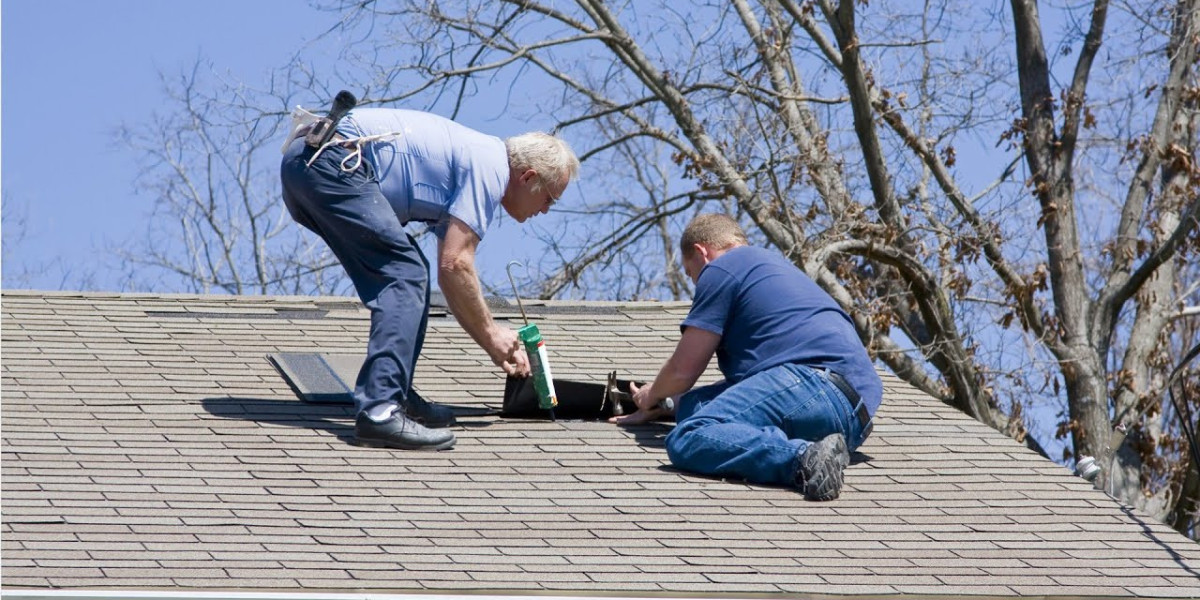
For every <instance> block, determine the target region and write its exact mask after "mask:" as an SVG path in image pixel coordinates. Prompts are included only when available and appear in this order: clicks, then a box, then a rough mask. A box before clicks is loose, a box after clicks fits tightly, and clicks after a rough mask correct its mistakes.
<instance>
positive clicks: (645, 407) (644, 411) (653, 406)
mask: <svg viewBox="0 0 1200 600" xmlns="http://www.w3.org/2000/svg"><path fill="white" fill-rule="evenodd" d="M650 387H651V386H649V385H643V386H641V387H638V386H637V384H635V383H633V382H632V381H631V382H629V391H630V392H632V393H633V401H634V403H635V404H637V407H638V409H637V410H636V411H634V412H633V413H631V414H628V415H622V416H619V417H612V418H611V419H609V420H608V422H609V423H613V424H616V425H625V426H629V425H641V424H643V423H649V422H650V421H655V420H657V419H660V418H662V417H665V416H667V415H669V414H671V411H668V410H667V409H665V408H662V403H661V402H659V401H658V400H655V399H653V398H651V397H650V394H649V392H650Z"/></svg>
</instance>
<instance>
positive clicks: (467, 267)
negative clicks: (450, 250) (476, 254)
mask: <svg viewBox="0 0 1200 600" xmlns="http://www.w3.org/2000/svg"><path fill="white" fill-rule="evenodd" d="M473 272H475V261H473V260H471V259H469V258H465V257H461V256H450V257H446V258H442V259H440V260H438V281H439V282H440V281H444V280H446V279H454V278H459V277H462V276H463V275H469V274H471V273H473Z"/></svg>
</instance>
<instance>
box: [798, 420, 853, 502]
mask: <svg viewBox="0 0 1200 600" xmlns="http://www.w3.org/2000/svg"><path fill="white" fill-rule="evenodd" d="M849 465H850V451H849V450H848V449H847V448H846V437H845V436H843V435H842V434H840V433H833V434H830V435H827V436H825V437H824V438H823V439H821V441H819V442H814V443H812V444H809V445H808V448H806V449H805V450H804V454H801V455H800V464H799V466H798V467H797V469H796V487H798V488H800V491H801V492H804V499H805V500H812V501H814V502H826V501H829V500H834V499H836V498H837V497H838V495H839V494H840V493H841V491H842V482H843V481H844V476H845V470H846V467H847V466H849Z"/></svg>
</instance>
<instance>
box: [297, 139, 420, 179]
mask: <svg viewBox="0 0 1200 600" xmlns="http://www.w3.org/2000/svg"><path fill="white" fill-rule="evenodd" d="M399 136H400V132H399V131H391V132H388V133H377V134H375V135H364V136H359V137H356V138H348V139H344V140H329V141H328V142H325V143H324V144H322V145H321V147H320V148H317V151H316V152H314V153H313V155H312V157H311V158H309V159H308V162H305V163H304V166H306V167H311V166H312V164H313V161H315V160H317V157H318V156H320V155H321V153H322V152H324V151H325V149H326V148H328V147H330V146H336V145H339V144H353V145H354V148H353V150H352V151H351V152H350V154H347V155H346V158H343V159H342V162H341V163H339V165H338V168H340V169H341V170H342V172H344V173H353V172H354V171H357V170H358V168H359V167H361V166H362V147H363V144H366V143H369V142H378V141H380V140H385V139H388V138H393V137H399ZM351 162H352V163H353V164H347V163H351Z"/></svg>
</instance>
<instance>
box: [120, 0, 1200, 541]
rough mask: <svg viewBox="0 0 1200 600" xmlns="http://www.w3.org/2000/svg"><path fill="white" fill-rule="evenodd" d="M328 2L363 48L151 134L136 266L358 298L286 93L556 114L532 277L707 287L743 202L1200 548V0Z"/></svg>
mask: <svg viewBox="0 0 1200 600" xmlns="http://www.w3.org/2000/svg"><path fill="white" fill-rule="evenodd" d="M322 1H323V3H324V5H325V8H327V9H329V11H330V12H331V14H333V15H336V19H334V20H335V21H336V25H335V26H334V28H333V29H332V31H333V32H335V33H336V35H337V36H338V39H339V40H351V43H348V44H344V45H343V46H342V49H341V51H340V55H339V57H338V58H339V61H338V68H337V71H336V72H335V73H329V74H323V75H321V76H319V77H318V76H317V75H316V73H315V72H314V71H313V70H312V69H309V68H307V67H305V62H304V61H303V60H299V59H298V60H297V61H296V62H295V63H294V64H292V65H289V66H288V67H287V68H286V69H285V70H284V71H281V73H280V74H279V76H278V79H275V80H272V81H271V82H269V83H268V85H267V86H266V91H265V92H251V91H250V90H248V89H246V88H243V87H239V86H230V85H219V86H216V87H215V88H209V87H207V86H201V85H199V84H198V79H199V73H200V69H197V70H195V71H193V72H192V73H189V74H186V75H185V76H183V77H182V78H180V79H179V80H178V81H175V82H171V85H169V86H168V87H169V89H170V90H171V94H172V96H171V98H172V105H173V106H174V107H176V108H177V112H174V113H172V114H170V115H168V116H166V117H160V118H159V119H158V120H156V121H154V123H153V124H152V125H151V126H150V127H149V128H143V129H140V130H138V132H137V133H131V134H130V135H129V136H128V138H127V139H128V140H129V141H130V142H131V143H134V144H136V145H138V146H139V147H141V148H143V149H145V151H146V154H147V156H148V157H151V158H152V161H151V162H150V163H149V164H148V165H147V170H146V172H145V174H144V175H143V179H142V181H143V183H144V184H145V185H146V186H147V189H152V190H154V191H155V193H156V196H157V197H158V198H159V199H160V200H159V205H158V206H159V216H160V221H159V223H160V224H162V225H163V229H162V230H160V231H159V232H158V237H156V238H155V239H154V241H153V242H152V243H151V244H150V246H149V247H148V248H145V249H141V250H140V251H139V252H138V253H136V254H133V255H131V256H130V259H131V260H140V261H142V262H144V263H146V264H153V265H156V266H157V267H160V268H161V269H163V271H162V272H164V273H174V274H175V276H178V277H180V278H182V280H183V281H185V282H187V285H188V286H190V288H191V289H196V290H209V289H220V290H226V291H230V292H237V293H241V292H248V291H260V292H277V291H288V292H291V291H295V292H310V291H324V290H327V289H330V288H331V287H333V288H336V287H337V286H338V285H344V283H342V282H343V281H344V280H342V279H340V271H337V273H338V275H337V276H334V275H329V274H330V273H334V271H331V270H330V269H335V268H336V267H334V263H333V261H332V260H331V259H330V257H328V256H327V255H323V254H320V253H319V252H318V251H317V250H316V248H317V247H320V246H319V245H317V246H314V245H312V240H311V238H305V237H299V236H297V235H296V232H295V231H294V229H295V228H289V226H288V225H286V223H287V219H286V216H284V215H283V213H282V212H281V211H282V208H281V205H280V203H279V201H278V198H277V191H276V189H275V187H274V186H276V185H277V182H276V179H277V177H276V175H275V172H274V168H275V165H276V164H277V162H276V161H277V160H278V159H277V156H278V155H272V154H271V153H270V152H266V153H265V154H264V152H265V151H264V150H263V148H266V147H267V146H270V145H271V144H274V143H277V142H278V140H279V139H280V138H281V137H282V132H281V130H280V126H281V123H282V120H283V118H284V115H285V114H286V110H287V108H289V107H290V106H291V105H292V104H294V103H293V102H291V100H292V98H291V97H290V96H289V94H290V93H292V92H290V91H289V90H304V92H303V93H306V94H308V98H309V99H313V98H316V99H325V101H326V102H327V99H328V98H331V97H332V95H333V94H332V91H333V90H336V89H338V87H347V88H350V89H352V90H354V91H355V92H356V93H357V95H358V96H359V97H360V98H363V99H364V102H365V103H368V104H374V105H384V106H409V107H412V106H415V107H419V108H430V109H434V110H437V111H438V112H440V113H442V114H446V115H448V116H451V117H455V116H458V115H460V114H461V113H463V111H467V110H472V111H481V112H484V113H488V112H490V114H493V115H496V116H500V115H503V117H504V118H506V119H510V120H528V121H531V122H532V121H538V120H542V121H544V119H545V116H546V115H553V116H554V119H555V128H556V129H558V130H559V131H560V132H561V133H562V134H563V135H565V136H566V137H567V138H568V139H570V140H571V141H572V143H573V145H575V147H576V149H577V150H578V151H579V154H580V156H581V158H582V159H583V161H584V169H585V174H586V177H585V180H584V182H583V183H582V184H581V186H580V190H581V196H582V198H583V200H582V202H581V203H577V204H575V205H574V206H570V207H567V208H564V209H563V210H556V211H554V212H552V213H551V216H550V217H547V218H548V219H557V220H550V221H548V222H549V223H550V224H549V225H547V226H543V227H541V228H540V229H538V231H540V237H541V242H542V243H541V245H540V246H539V252H538V254H539V256H540V257H541V259H540V260H541V261H542V262H541V265H540V267H541V270H542V273H544V275H543V276H541V277H538V278H537V280H536V281H527V282H526V283H527V285H529V286H530V287H529V289H536V290H537V293H538V294H539V295H541V296H543V297H568V298H623V299H629V298H672V299H681V298H685V297H687V295H688V294H689V292H690V288H689V283H688V281H687V279H686V277H683V276H682V274H681V273H680V272H679V267H678V261H677V257H676V256H675V248H674V243H673V242H672V239H674V238H675V236H676V235H677V233H678V231H679V229H680V227H681V225H682V224H683V223H684V222H686V221H687V220H688V219H689V218H690V217H691V216H692V215H693V214H695V213H696V212H697V211H701V210H705V211H708V210H723V211H725V212H727V213H729V214H732V215H735V216H737V217H738V218H739V219H740V220H741V221H742V222H743V223H744V224H745V225H746V226H747V229H748V232H749V233H750V235H751V236H752V240H753V241H754V242H755V243H757V244H761V245H764V246H770V247H774V248H777V249H778V250H779V251H781V252H783V253H784V254H785V255H786V256H788V257H789V258H790V259H791V260H792V261H793V262H795V264H797V265H798V266H800V267H801V268H803V269H804V270H805V271H806V272H807V273H808V274H809V275H810V276H812V277H813V279H814V280H816V281H817V282H818V283H819V284H820V285H821V286H822V287H823V288H824V289H825V290H826V291H828V292H829V293H830V294H831V295H832V296H833V297H834V298H835V300H837V301H838V302H839V303H840V304H841V305H842V306H843V307H844V308H845V309H846V310H847V311H848V312H849V313H850V314H851V315H852V317H853V318H854V321H855V325H856V328H857V330H858V333H859V335H860V336H861V337H862V339H863V340H864V342H865V343H866V344H867V346H868V348H869V349H870V351H871V353H872V354H873V355H874V356H875V357H877V358H878V359H879V360H880V361H881V362H882V363H884V364H886V365H887V367H888V368H889V369H891V371H892V372H894V373H895V374H896V375H897V376H899V377H901V378H902V379H904V380H905V381H907V382H909V383H911V384H912V385H914V386H915V387H917V388H919V389H921V390H923V391H925V392H927V393H929V394H930V395H932V396H934V397H935V398H938V399H940V400H941V401H943V402H945V403H946V404H948V405H950V406H953V407H955V408H958V409H960V410H963V411H965V412H967V413H968V414H970V415H972V416H974V417H975V418H977V419H980V420H981V421H983V422H986V423H988V424H989V425H991V426H993V427H995V428H996V429H998V430H1001V431H1004V432H1006V433H1007V434H1009V435H1012V436H1013V437H1014V438H1016V439H1018V440H1022V441H1024V442H1026V443H1027V444H1029V445H1030V446H1031V447H1034V448H1035V449H1038V450H1039V451H1041V452H1043V453H1045V454H1047V455H1052V456H1054V458H1056V459H1059V460H1062V461H1064V462H1066V463H1068V464H1071V463H1072V462H1073V461H1075V460H1078V459H1079V458H1081V457H1083V456H1091V457H1095V458H1096V459H1097V463H1098V464H1099V465H1101V467H1102V473H1101V475H1100V477H1099V478H1098V479H1097V485H1098V486H1099V487H1102V488H1103V489H1105V490H1109V491H1111V493H1113V494H1114V495H1115V496H1117V497H1120V498H1122V499H1124V500H1126V501H1129V502H1131V503H1134V504H1137V505H1139V506H1141V507H1144V508H1145V509H1146V510H1148V511H1150V512H1151V513H1153V514H1155V515H1157V516H1158V517H1159V518H1162V519H1164V520H1166V521H1168V522H1171V523H1173V524H1174V525H1175V527H1176V528H1177V529H1179V530H1181V531H1185V532H1189V534H1190V535H1193V536H1195V535H1196V527H1195V524H1196V507H1197V500H1198V498H1200V476H1198V475H1197V474H1196V472H1197V465H1196V464H1195V462H1194V461H1193V460H1191V459H1190V455H1189V452H1188V451H1187V450H1186V445H1185V443H1184V438H1185V436H1184V433H1183V432H1184V428H1183V427H1182V426H1181V424H1182V423H1184V422H1185V420H1186V419H1187V418H1189V417H1188V415H1192V417H1191V418H1193V419H1194V416H1195V415H1196V414H1200V410H1196V408H1197V405H1196V402H1197V396H1198V394H1197V392H1198V390H1197V387H1198V384H1197V382H1196V380H1197V377H1196V370H1195V366H1194V365H1193V366H1191V367H1187V370H1186V371H1185V377H1183V378H1182V379H1180V380H1178V381H1179V382H1180V383H1178V385H1177V387H1176V388H1175V389H1176V392H1177V394H1176V396H1177V397H1178V398H1183V400H1184V401H1186V402H1190V404H1189V405H1187V406H1189V407H1190V410H1185V411H1180V410H1178V409H1176V408H1175V406H1174V405H1172V404H1171V403H1170V401H1169V399H1168V396H1169V395H1168V394H1167V390H1166V389H1165V388H1166V384H1167V378H1168V376H1169V375H1170V373H1171V371H1172V369H1173V368H1174V367H1175V366H1176V365H1177V364H1178V362H1179V361H1180V360H1181V359H1182V357H1183V356H1184V355H1185V354H1186V352H1187V351H1188V349H1189V348H1191V347H1193V346H1194V345H1195V344H1196V341H1197V335H1198V334H1197V328H1198V320H1197V318H1196V317H1195V316H1192V315H1193V313H1191V312H1189V311H1188V310H1187V308H1188V307H1193V306H1196V305H1198V304H1200V293H1198V292H1197V286H1198V285H1200V283H1198V280H1197V274H1198V272H1197V268H1196V266H1195V265H1194V263H1195V262H1196V261H1195V256H1196V253H1197V249H1198V241H1200V235H1198V234H1197V224H1198V219H1200V201H1198V200H1197V198H1198V197H1200V169H1198V167H1197V150H1196V148H1197V128H1198V127H1200V117H1198V111H1197V102H1198V101H1200V92H1198V91H1197V90H1198V89H1200V81H1198V79H1200V75H1198V72H1197V59H1196V55H1197V50H1198V49H1197V46H1198V44H1200V23H1198V17H1197V6H1196V4H1197V1H1198V0H1124V1H1123V2H1117V3H1114V2H1111V1H1110V0H1092V2H1091V3H1089V4H1085V5H1079V4H1062V5H1054V4H1050V3H1045V4H1044V5H1039V4H1038V3H1037V2H1035V1H1034V0H1010V2H1009V3H1007V4H1004V3H992V4H983V5H980V4H979V3H964V2H951V1H949V0H926V1H925V2H924V3H917V4H914V3H869V4H868V3H865V2H855V1H854V0H707V1H702V0H693V1H691V2H686V3H679V2H669V1H666V0H663V1H661V2H658V1H656V2H651V1H632V0H626V1H624V2H607V1H605V0H575V2H574V3H567V2H565V1H557V2H555V1H551V0H544V1H538V0H500V1H495V0H464V1H456V2H452V3H451V2H446V3H441V2H436V1H433V0H322ZM210 89H217V90H219V93H214V92H212V91H209V90H210ZM277 90H282V91H277ZM285 99H286V100H287V101H284V100H285ZM320 104H322V102H316V103H312V102H310V103H309V104H308V105H310V106H313V105H320ZM272 150H273V149H272ZM267 157H269V158H267ZM176 240H182V241H181V242H176ZM176 243H181V244H182V246H173V245H172V244H176ZM327 275H328V277H327ZM500 277H503V275H500ZM485 285H487V286H488V287H489V288H491V289H504V288H506V287H507V284H506V282H505V283H503V284H502V283H500V282H497V281H490V282H489V281H485Z"/></svg>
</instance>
